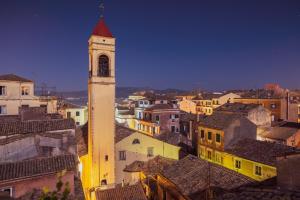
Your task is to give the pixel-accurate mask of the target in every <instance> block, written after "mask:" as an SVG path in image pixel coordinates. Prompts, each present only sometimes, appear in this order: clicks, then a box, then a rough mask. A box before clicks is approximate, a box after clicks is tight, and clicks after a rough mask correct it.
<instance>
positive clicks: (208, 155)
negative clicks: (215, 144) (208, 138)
mask: <svg viewBox="0 0 300 200" xmlns="http://www.w3.org/2000/svg"><path fill="white" fill-rule="evenodd" d="M207 158H208V159H209V160H211V158H212V157H211V151H207Z"/></svg>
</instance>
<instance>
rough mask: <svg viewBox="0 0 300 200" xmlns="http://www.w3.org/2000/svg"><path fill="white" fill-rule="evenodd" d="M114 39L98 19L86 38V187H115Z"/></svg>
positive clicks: (103, 23)
mask: <svg viewBox="0 0 300 200" xmlns="http://www.w3.org/2000/svg"><path fill="white" fill-rule="evenodd" d="M115 87H116V82H115V38H114V37H113V35H112V34H111V32H110V31H109V29H108V27H107V26H106V24H105V22H104V18H103V17H101V18H100V20H99V22H98V23H97V25H96V26H95V28H94V30H93V33H92V35H91V36H90V38H89V81H88V104H89V105H88V107H89V126H88V160H89V169H90V186H91V187H90V188H96V187H100V188H101V189H107V188H111V187H114V184H115V153H114V151H115V142H114V137H115V118H114V116H115V115H114V110H115Z"/></svg>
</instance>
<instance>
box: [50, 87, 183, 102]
mask: <svg viewBox="0 0 300 200" xmlns="http://www.w3.org/2000/svg"><path fill="white" fill-rule="evenodd" d="M139 91H153V92H155V93H158V94H181V93H184V92H186V91H184V90H178V89H164V90H157V89H152V88H149V87H117V89H116V97H117V98H126V97H128V96H129V95H131V94H133V93H135V92H139ZM55 95H56V96H58V97H62V98H64V99H67V100H69V101H72V102H73V103H76V104H80V105H85V104H86V102H87V98H88V92H87V90H79V91H62V92H56V94H55Z"/></svg>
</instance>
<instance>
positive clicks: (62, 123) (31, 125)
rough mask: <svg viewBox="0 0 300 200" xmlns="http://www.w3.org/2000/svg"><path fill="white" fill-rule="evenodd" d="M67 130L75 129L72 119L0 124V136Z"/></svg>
mask: <svg viewBox="0 0 300 200" xmlns="http://www.w3.org/2000/svg"><path fill="white" fill-rule="evenodd" d="M67 129H75V123H74V120H73V119H55V120H39V121H21V122H19V121H12V122H1V123H0V136H8V135H14V134H28V133H42V132H47V131H56V130H67Z"/></svg>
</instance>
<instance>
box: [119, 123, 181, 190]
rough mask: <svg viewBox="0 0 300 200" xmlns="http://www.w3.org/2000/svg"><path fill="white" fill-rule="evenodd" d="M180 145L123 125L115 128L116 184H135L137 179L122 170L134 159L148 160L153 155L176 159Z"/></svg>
mask: <svg viewBox="0 0 300 200" xmlns="http://www.w3.org/2000/svg"><path fill="white" fill-rule="evenodd" d="M179 150H180V147H178V146H176V145H173V144H170V143H168V142H164V141H161V140H159V139H157V138H154V137H152V136H149V135H147V134H144V133H141V132H137V131H134V130H131V129H128V128H125V127H121V126H117V129H116V184H119V183H125V184H135V183H136V182H137V181H138V179H137V178H136V177H134V176H131V174H128V173H126V172H124V169H125V168H126V166H128V165H129V164H131V163H133V162H135V161H148V160H149V159H152V158H154V157H155V156H161V157H163V158H167V159H172V160H178V159H179Z"/></svg>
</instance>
